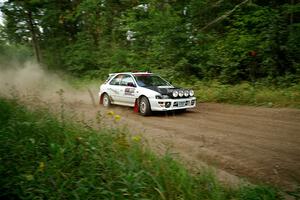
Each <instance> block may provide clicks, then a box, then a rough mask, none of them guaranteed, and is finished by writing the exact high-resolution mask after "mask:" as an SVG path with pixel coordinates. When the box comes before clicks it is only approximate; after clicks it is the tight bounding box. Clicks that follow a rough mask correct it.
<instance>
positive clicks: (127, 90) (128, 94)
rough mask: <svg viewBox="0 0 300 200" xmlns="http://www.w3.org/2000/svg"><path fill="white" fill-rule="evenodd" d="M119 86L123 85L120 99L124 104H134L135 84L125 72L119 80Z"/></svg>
mask: <svg viewBox="0 0 300 200" xmlns="http://www.w3.org/2000/svg"><path fill="white" fill-rule="evenodd" d="M121 86H122V87H123V89H122V92H123V95H122V97H121V101H122V102H123V103H125V104H130V105H132V106H133V105H134V103H135V99H136V94H137V93H136V90H137V89H136V84H135V82H134V79H133V77H132V76H131V75H129V74H125V75H124V76H123V78H122V80H121Z"/></svg>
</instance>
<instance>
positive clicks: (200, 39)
mask: <svg viewBox="0 0 300 200" xmlns="http://www.w3.org/2000/svg"><path fill="white" fill-rule="evenodd" d="M1 11H2V13H3V15H4V19H5V21H4V25H3V26H0V60H1V62H2V64H3V63H5V62H7V60H20V61H22V60H26V59H27V58H28V57H30V56H34V57H35V58H36V59H37V61H38V62H40V63H41V64H43V65H44V66H46V67H47V68H48V69H51V70H63V71H67V72H70V73H72V74H75V75H79V76H82V75H86V76H90V77H103V76H105V75H107V73H108V72H116V71H131V70H151V71H158V72H159V73H161V74H163V75H164V76H167V77H169V79H171V80H184V79H185V80H187V79H189V80H204V81H206V80H218V81H220V82H221V83H226V84H228V83H229V84H236V83H240V82H241V81H249V82H256V81H264V82H266V83H270V84H278V85H282V84H283V85H286V84H287V85H289V84H294V83H299V80H300V79H299V77H300V76H299V75H300V3H299V2H298V1H297V0H163V1H159V0H144V1H141V0H23V1H21V0H8V1H4V2H3V3H2V5H1Z"/></svg>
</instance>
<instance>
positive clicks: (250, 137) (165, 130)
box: [76, 103, 300, 190]
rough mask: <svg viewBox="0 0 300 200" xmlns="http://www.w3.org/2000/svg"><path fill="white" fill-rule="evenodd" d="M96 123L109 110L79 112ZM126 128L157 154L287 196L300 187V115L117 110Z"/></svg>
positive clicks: (255, 110)
mask: <svg viewBox="0 0 300 200" xmlns="http://www.w3.org/2000/svg"><path fill="white" fill-rule="evenodd" d="M76 110H77V111H79V112H82V113H83V114H84V115H85V117H88V118H93V117H94V116H95V113H96V112H97V111H99V110H100V111H101V112H102V111H103V112H107V111H108V109H106V108H104V107H103V106H97V108H92V107H91V105H83V104H82V105H80V106H77V108H76ZM109 110H112V111H114V112H115V113H116V114H119V115H120V116H121V118H122V120H121V123H123V124H127V126H128V127H129V129H130V130H131V131H132V132H133V133H134V134H141V133H142V134H143V136H144V137H146V138H147V140H148V141H149V143H150V146H152V147H153V148H154V149H155V150H156V151H157V150H158V151H160V152H162V151H166V150H167V149H168V150H169V151H171V152H172V153H175V154H178V156H179V157H180V158H181V159H183V160H184V161H187V162H188V163H192V164H194V165H198V166H201V165H202V164H203V163H206V164H208V165H209V166H213V167H216V168H218V169H221V170H222V171H223V172H225V174H226V173H227V174H233V175H235V176H238V177H239V178H245V179H247V180H249V181H250V182H253V183H269V184H272V185H276V186H279V187H281V188H282V189H284V190H294V189H295V188H296V187H299V184H300V110H294V109H278V108H261V107H248V106H235V105H226V104H214V103H202V104H199V105H198V106H197V108H196V109H194V110H190V111H188V112H185V113H172V112H171V113H154V115H153V116H149V117H142V116H140V115H138V114H137V113H134V112H133V110H132V109H131V108H128V107H122V106H112V107H111V108H109Z"/></svg>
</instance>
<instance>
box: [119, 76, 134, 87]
mask: <svg viewBox="0 0 300 200" xmlns="http://www.w3.org/2000/svg"><path fill="white" fill-rule="evenodd" d="M121 85H122V86H133V85H134V82H133V78H132V77H131V76H130V75H127V74H126V75H124V77H123V79H122V80H121Z"/></svg>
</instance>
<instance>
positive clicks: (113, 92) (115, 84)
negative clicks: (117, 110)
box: [107, 74, 124, 103]
mask: <svg viewBox="0 0 300 200" xmlns="http://www.w3.org/2000/svg"><path fill="white" fill-rule="evenodd" d="M123 76H124V74H118V75H117V76H115V77H114V78H113V79H112V80H111V81H110V82H109V86H108V88H107V92H108V95H109V96H110V97H111V98H112V101H113V102H114V103H118V102H122V100H121V98H122V96H123V93H124V88H123V86H121V80H122V78H123Z"/></svg>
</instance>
